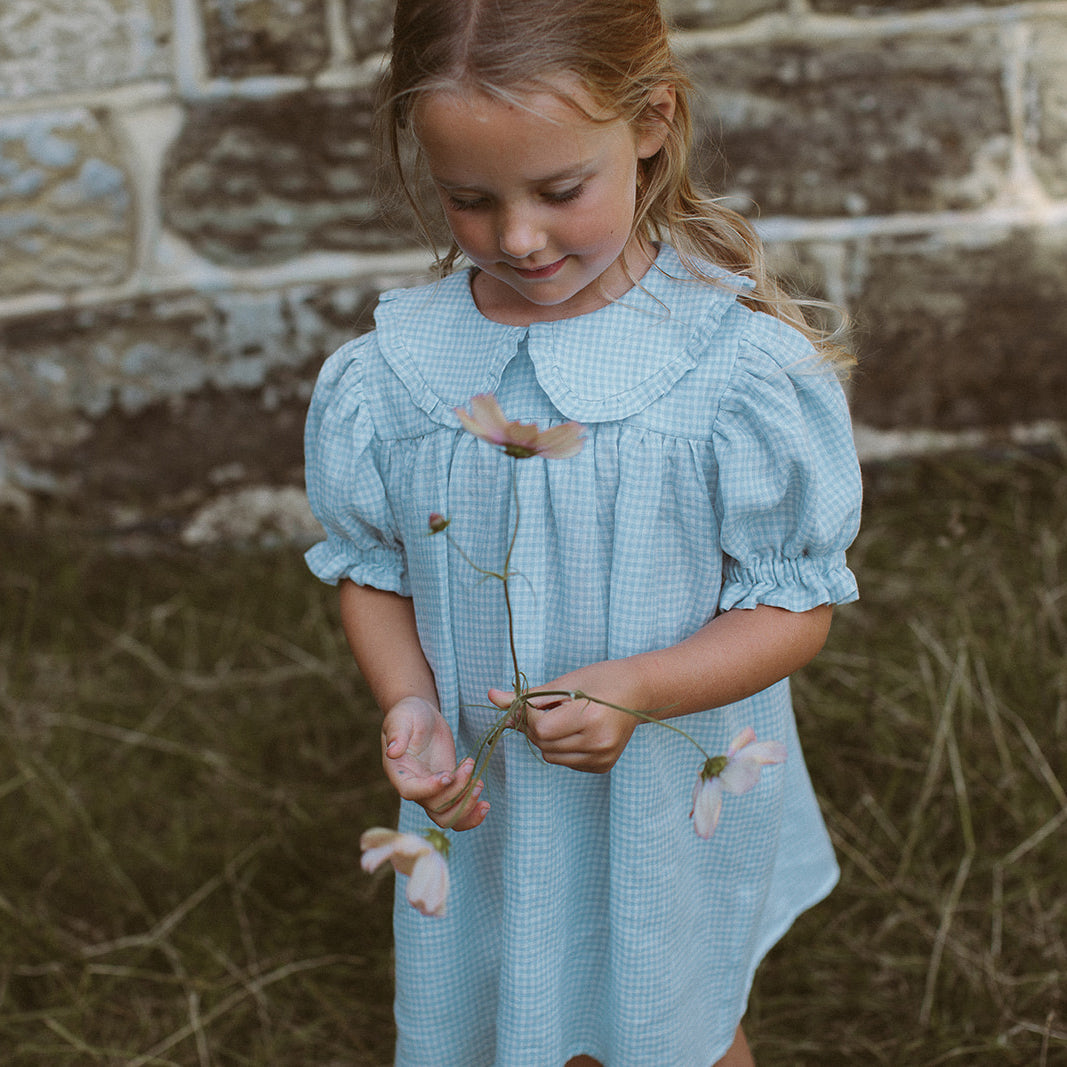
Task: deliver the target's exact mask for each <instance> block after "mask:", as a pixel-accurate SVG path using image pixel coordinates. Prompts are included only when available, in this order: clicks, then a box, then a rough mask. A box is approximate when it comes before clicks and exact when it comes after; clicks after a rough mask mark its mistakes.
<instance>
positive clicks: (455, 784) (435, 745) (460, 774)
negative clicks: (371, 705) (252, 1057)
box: [382, 696, 489, 830]
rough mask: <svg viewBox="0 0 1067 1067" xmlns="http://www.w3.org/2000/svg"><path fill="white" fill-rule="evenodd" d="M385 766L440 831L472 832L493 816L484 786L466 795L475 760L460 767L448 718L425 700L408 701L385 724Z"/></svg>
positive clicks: (396, 706)
mask: <svg viewBox="0 0 1067 1067" xmlns="http://www.w3.org/2000/svg"><path fill="white" fill-rule="evenodd" d="M382 764H383V766H384V767H385V773H386V776H387V777H388V778H389V781H390V782H392V784H393V788H394V789H396V791H397V792H398V793H399V794H400V795H401V796H402V797H403V798H404V799H405V800H413V801H415V803H417V804H421V805H422V807H423V808H424V809H425V810H426V814H427V815H429V817H430V818H431V819H432V820H433V821H434V822H435V823H436V824H437V825H438V826H440V827H443V828H448V829H453V830H471V829H473V828H474V827H475V826H478V825H479V824H480V823H481V822H482V820H483V819H485V816H486V814H487V813H488V811H489V802H488V801H485V800H480V799H479V798H480V796H481V792H482V788H483V783H482V782H480V781H479V782H477V783H476V784H475V786H474V788H473V789H471V790H470V791H468V792H466V793H465V790H466V789H467V786H468V785H469V784H470V780H471V775H472V774H473V773H474V760H473V759H470V758H469V757H468V758H467V759H465V760H464V761H463V762H462V763H461V764H460V765H459V766H458V767H457V766H456V746H455V742H454V741H453V739H452V731H451V730H450V729H449V728H448V723H447V722H446V721H445V718H444V716H443V715H442V714H441V713H440V711H438V710H437V708H435V707H434V706H433V704H431V703H430V702H429V701H428V700H424V699H423V698H422V697H414V696H412V697H404V698H403V699H402V700H399V701H398V702H397V703H396V704H394V705H393V706H392V707H391V708H390V709H389V711H388V713H387V714H386V716H385V720H384V721H383V722H382Z"/></svg>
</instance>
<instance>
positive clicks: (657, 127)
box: [637, 82, 678, 159]
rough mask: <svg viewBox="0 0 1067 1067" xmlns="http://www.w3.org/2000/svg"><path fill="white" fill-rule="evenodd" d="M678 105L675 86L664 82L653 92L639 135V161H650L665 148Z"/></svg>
mask: <svg viewBox="0 0 1067 1067" xmlns="http://www.w3.org/2000/svg"><path fill="white" fill-rule="evenodd" d="M677 105H678V98H677V95H676V94H675V91H674V86H673V85H668V84H667V83H666V82H664V83H663V84H662V85H657V86H656V88H655V89H653V90H652V95H651V96H650V97H649V98H648V107H647V109H646V112H645V116H644V118H643V124H642V127H641V130H640V132H639V133H638V135H637V158H638V159H649V158H650V157H651V156H654V155H655V154H656V153H657V152H658V151H659V150H660V149H661V148H662V147H663V142H664V141H666V140H667V132H668V130H669V128H670V125H671V122H673V121H674V109H675V108H676V107H677Z"/></svg>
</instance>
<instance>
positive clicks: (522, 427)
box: [455, 393, 585, 459]
mask: <svg viewBox="0 0 1067 1067" xmlns="http://www.w3.org/2000/svg"><path fill="white" fill-rule="evenodd" d="M455 411H456V415H457V417H458V418H459V421H460V422H461V423H462V425H463V429H465V430H466V431H467V433H472V434H474V436H475V437H480V438H481V439H482V440H483V441H488V442H489V444H491V445H496V446H497V447H499V448H502V449H503V450H504V451H505V452H506V453H507V454H508V455H509V456H514V457H515V459H529V458H530V457H531V456H544V458H545V459H569V458H570V457H571V456H576V455H578V453H579V452H581V450H582V446H583V445H584V444H585V439H584V438H583V437H582V434H583V432H584V429H585V428H584V427H583V426H581V425H580V424H579V423H577V422H565V423H563V424H562V425H560V426H553V427H552V428H551V429H549V430H539V429H538V428H537V426H536V425H535V424H534V423H532V422H508V420H507V418H506V417H505V415H504V412H503V411H501V410H500V405H499V404H498V403H497V399H496V397H495V396H493V394H492V393H479V394H478V395H477V396H476V397H474V398H473V399H472V400H471V402H470V411H469V412H468V411H464V410H463V408H456V409H455Z"/></svg>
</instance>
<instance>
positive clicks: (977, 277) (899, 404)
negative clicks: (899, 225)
mask: <svg viewBox="0 0 1067 1067" xmlns="http://www.w3.org/2000/svg"><path fill="white" fill-rule="evenodd" d="M871 253H872V254H871V257H870V262H869V273H868V280H867V282H866V285H865V287H864V288H863V290H862V292H861V294H860V296H859V299H858V302H857V305H856V308H855V311H856V315H857V317H858V319H859V322H860V326H861V328H862V331H863V348H862V359H861V364H860V369H859V371H858V372H857V373H856V375H855V378H854V383H853V384H854V390H855V391H854V394H853V409H854V411H855V414H856V417H857V419H858V420H860V421H862V422H865V423H868V424H870V425H872V426H875V427H879V428H891V427H899V426H912V427H924V428H929V429H936V430H958V429H965V428H969V427H975V428H981V427H996V426H1007V425H1010V424H1012V423H1019V422H1023V423H1030V422H1035V421H1038V420H1041V419H1057V420H1062V419H1063V417H1064V411H1065V404H1067V360H1065V359H1064V357H1063V354H1064V352H1065V351H1067V301H1065V300H1064V299H1063V294H1064V293H1065V292H1067V230H1065V229H1062V228H1061V229H1059V230H1055V231H1050V232H1048V233H1038V232H1019V233H1016V234H1014V235H1012V236H1011V237H1009V238H1007V239H1006V240H1004V241H1003V242H1002V243H1000V244H997V245H995V246H993V247H986V248H981V247H965V248H960V247H949V246H941V247H938V246H932V245H931V244H930V243H922V242H918V241H914V242H909V241H903V240H900V241H886V242H882V243H880V244H878V245H876V246H875V247H874V248H873V249H872V250H871Z"/></svg>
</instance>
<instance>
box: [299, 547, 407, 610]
mask: <svg viewBox="0 0 1067 1067" xmlns="http://www.w3.org/2000/svg"><path fill="white" fill-rule="evenodd" d="M304 559H305V561H306V562H307V565H308V567H309V568H310V569H311V573H312V574H314V575H315V577H316V578H318V579H319V580H320V581H322V582H325V583H326V584H327V585H336V584H337V583H338V582H339V581H341V580H342V579H343V578H348V579H350V580H351V581H353V582H355V583H356V585H369V586H372V587H373V588H375V589H382V590H385V591H386V592H389V593H398V594H399V595H400V596H407V597H409V596H411V586H410V583H409V581H408V575H407V571H406V570H405V569H404V568H403V567H402V566H398V563H399V561H398V559H397V557H396V556H395V555H394V554H393V553H391V552H390V551H389V550H388V549H386V548H379V549H372V550H370V551H367V552H356V551H354V550H353V546H352V545H351V543H339V542H337V541H336V540H335V539H334V538H330V539H329V540H326V541H320V542H319V543H318V544H317V545H312V547H311V548H309V549H308V550H307V552H305V553H304Z"/></svg>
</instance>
